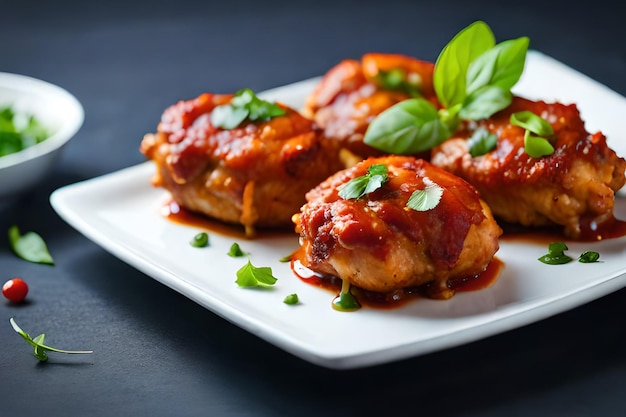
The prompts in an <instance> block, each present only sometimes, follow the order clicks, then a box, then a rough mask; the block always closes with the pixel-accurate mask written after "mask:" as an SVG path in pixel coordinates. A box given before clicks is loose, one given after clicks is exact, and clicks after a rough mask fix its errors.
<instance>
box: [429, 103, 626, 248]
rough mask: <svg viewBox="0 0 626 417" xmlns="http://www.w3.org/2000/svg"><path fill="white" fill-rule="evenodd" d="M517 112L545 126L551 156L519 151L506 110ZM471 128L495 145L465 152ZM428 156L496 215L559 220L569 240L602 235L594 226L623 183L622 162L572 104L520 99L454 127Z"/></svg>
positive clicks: (534, 221) (516, 130)
mask: <svg viewBox="0 0 626 417" xmlns="http://www.w3.org/2000/svg"><path fill="white" fill-rule="evenodd" d="M525 110H528V111H531V112H533V113H535V114H536V115H539V116H541V117H542V118H544V119H545V120H547V121H548V122H550V124H551V125H552V128H553V130H554V136H555V145H554V148H555V151H554V153H553V154H552V155H548V156H543V157H540V158H534V157H531V156H530V155H528V154H527V153H526V152H525V151H524V129H523V128H521V127H519V126H514V125H512V124H511V123H510V116H511V114H512V113H515V112H521V111H525ZM479 127H482V128H485V129H487V130H488V131H489V132H491V133H493V134H495V135H496V136H497V146H496V148H495V149H494V150H492V151H490V152H488V153H487V154H485V155H482V156H477V157H472V156H471V155H470V153H469V147H468V140H467V139H468V138H469V137H470V136H471V134H472V132H473V131H474V130H475V129H477V128H479ZM431 162H432V163H433V164H434V165H436V166H438V167H440V168H443V169H445V170H447V171H449V172H451V173H453V174H455V175H458V176H460V177H462V178H464V179H465V180H467V181H468V182H469V183H471V184H472V185H473V186H474V187H476V189H477V190H478V191H479V193H480V195H481V197H482V198H483V199H484V200H485V202H486V203H487V204H488V205H489V207H490V208H491V210H492V212H493V214H494V216H495V217H496V218H498V219H501V220H503V221H505V222H509V223H517V224H521V225H523V226H530V227H536V226H552V225H559V226H562V227H563V232H564V235H565V236H567V237H569V238H574V239H578V238H589V239H591V240H597V239H601V238H602V232H601V230H602V225H603V224H604V223H607V222H611V221H612V220H613V206H614V194H615V192H616V191H617V190H619V189H620V188H621V187H622V186H623V185H624V183H625V182H626V178H625V177H624V170H625V169H626V161H625V160H624V159H623V158H621V157H619V156H617V155H616V153H615V152H614V151H613V150H611V149H610V148H609V147H608V146H607V143H606V138H605V137H604V135H602V134H601V133H594V134H591V133H589V132H587V131H586V130H585V126H584V122H583V121H582V119H581V117H580V114H579V112H578V109H577V108H576V106H575V105H565V104H560V103H546V102H543V101H530V100H526V99H523V98H520V97H515V98H514V100H513V103H512V104H511V105H510V106H509V107H508V108H506V109H505V110H503V111H501V112H499V113H497V114H495V115H494V116H493V117H491V118H489V119H487V120H483V121H480V122H478V123H476V124H474V125H467V126H466V128H465V129H461V130H459V131H458V132H457V133H456V134H455V135H454V137H453V138H451V139H449V140H447V141H445V142H444V143H443V144H441V145H440V146H438V147H437V148H435V149H433V151H432V156H431Z"/></svg>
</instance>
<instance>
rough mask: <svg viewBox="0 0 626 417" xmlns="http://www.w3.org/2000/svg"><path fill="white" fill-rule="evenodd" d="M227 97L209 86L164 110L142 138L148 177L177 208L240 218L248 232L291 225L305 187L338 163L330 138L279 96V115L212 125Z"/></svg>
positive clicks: (222, 218) (229, 220)
mask: <svg viewBox="0 0 626 417" xmlns="http://www.w3.org/2000/svg"><path fill="white" fill-rule="evenodd" d="M232 98H233V95H228V94H225V95H217V94H208V93H207V94H202V95H200V96H199V97H197V98H196V99H193V100H188V101H180V102H179V103H177V104H175V105H173V106H171V107H170V108H168V109H167V110H165V112H164V114H163V116H162V119H161V122H160V123H159V125H158V128H157V132H156V133H155V134H147V135H145V137H144V138H143V140H142V142H141V146H140V150H141V152H142V153H143V154H144V155H145V156H146V157H147V158H148V159H151V160H152V161H154V162H155V164H156V166H157V172H156V175H154V177H153V178H152V183H153V185H154V186H159V187H163V188H165V189H167V190H168V191H169V192H170V193H171V195H172V199H173V200H174V201H175V202H176V203H178V204H179V205H180V206H182V207H183V208H185V209H187V210H190V211H192V212H197V213H201V214H204V215H207V216H209V217H211V218H214V219H217V220H220V221H223V222H226V223H232V224H241V225H243V226H244V227H245V228H246V233H247V234H248V235H249V236H253V234H254V231H255V228H259V227H263V228H273V227H292V225H293V223H292V222H291V217H292V215H293V214H294V213H296V212H297V211H298V210H299V208H300V207H301V206H302V204H304V202H305V199H304V195H305V193H306V192H307V191H309V190H310V189H311V188H313V187H314V186H316V185H317V184H319V182H320V181H322V180H323V179H325V178H327V177H328V176H329V175H330V174H332V173H334V172H336V171H338V170H339V169H341V168H342V167H343V165H341V163H340V161H339V156H338V149H337V147H336V144H334V143H333V142H332V141H328V140H323V138H322V136H321V131H320V130H319V129H316V128H315V127H314V126H313V122H312V121H310V120H309V119H307V118H305V117H303V116H302V115H300V114H299V113H298V112H296V111H295V110H293V109H291V108H289V107H286V106H283V105H282V104H280V103H277V104H278V105H279V106H280V107H281V108H283V109H284V110H285V112H286V113H285V115H283V116H279V117H275V118H272V119H270V120H269V121H256V122H250V121H248V120H246V121H244V122H243V123H242V124H240V125H239V126H238V127H236V128H234V129H232V130H223V129H221V128H217V127H215V126H213V125H212V124H211V117H210V116H211V112H212V110H213V109H214V108H215V107H216V106H218V105H223V104H228V103H230V102H231V99H232Z"/></svg>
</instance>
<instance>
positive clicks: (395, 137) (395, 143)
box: [363, 98, 450, 155]
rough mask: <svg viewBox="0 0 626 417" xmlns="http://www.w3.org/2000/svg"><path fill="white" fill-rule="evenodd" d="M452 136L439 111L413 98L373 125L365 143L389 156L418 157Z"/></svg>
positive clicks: (390, 108)
mask: <svg viewBox="0 0 626 417" xmlns="http://www.w3.org/2000/svg"><path fill="white" fill-rule="evenodd" d="M449 137H450V130H449V129H448V127H447V126H446V125H445V124H444V123H443V122H442V121H441V120H440V119H439V116H438V113H437V109H436V108H435V106H434V105H433V104H432V103H430V102H429V101H427V100H424V99H421V98H412V99H408V100H404V101H401V102H400V103H397V104H395V105H393V106H391V107H389V108H388V109H386V110H385V111H383V112H382V113H380V114H379V115H378V117H376V118H375V119H374V120H373V121H372V123H370V125H369V127H368V128H367V131H366V132H365V137H364V138H363V142H365V143H366V144H368V145H370V146H372V147H374V148H376V149H379V150H382V151H385V152H389V153H394V154H399V155H410V154H416V153H419V152H422V151H426V150H428V149H431V148H432V147H434V146H436V145H438V144H440V143H441V142H443V141H444V140H446V139H447V138H449Z"/></svg>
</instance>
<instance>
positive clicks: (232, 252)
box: [228, 242, 246, 258]
mask: <svg viewBox="0 0 626 417" xmlns="http://www.w3.org/2000/svg"><path fill="white" fill-rule="evenodd" d="M228 256H230V257H231V258H241V257H242V256H246V254H245V252H244V251H242V250H241V247H240V246H239V243H237V242H235V243H233V244H232V245H230V249H229V250H228Z"/></svg>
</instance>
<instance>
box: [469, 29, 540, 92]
mask: <svg viewBox="0 0 626 417" xmlns="http://www.w3.org/2000/svg"><path fill="white" fill-rule="evenodd" d="M528 44H529V39H528V38H527V37H521V38H518V39H511V40H507V41H504V42H501V43H499V44H497V45H496V46H494V47H493V48H492V49H490V50H488V51H486V52H484V53H483V54H481V55H480V56H478V57H477V58H476V60H474V61H473V62H472V63H470V65H469V67H468V69H467V94H472V93H473V92H474V91H476V90H478V89H480V88H481V87H483V86H486V85H493V86H497V87H500V88H501V89H503V90H506V91H509V90H511V88H513V86H514V85H515V84H516V83H517V82H518V81H519V79H520V77H521V76H522V72H524V64H525V62H526V53H527V51H528Z"/></svg>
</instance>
